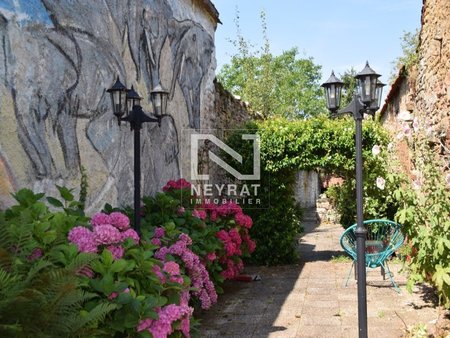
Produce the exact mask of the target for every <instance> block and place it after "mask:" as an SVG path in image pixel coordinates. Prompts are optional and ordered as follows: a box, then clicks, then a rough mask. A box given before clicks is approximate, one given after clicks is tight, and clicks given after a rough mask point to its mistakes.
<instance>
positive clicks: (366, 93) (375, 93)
mask: <svg viewBox="0 0 450 338" xmlns="http://www.w3.org/2000/svg"><path fill="white" fill-rule="evenodd" d="M379 77H380V75H379V74H377V73H375V72H374V71H373V69H372V68H370V67H369V63H368V62H367V63H366V66H365V67H364V69H363V70H362V71H361V72H360V73H358V74H357V75H356V76H355V78H356V79H357V81H358V92H357V93H356V94H354V95H353V99H352V101H351V102H350V103H349V104H348V105H347V107H345V108H343V109H341V110H339V111H338V109H339V105H340V100H341V97H340V96H341V90H342V87H343V86H344V83H343V82H342V81H341V80H339V79H338V78H337V77H336V76H335V75H334V72H332V73H331V76H330V78H329V79H328V80H327V81H326V82H325V83H323V84H322V87H324V88H325V95H326V101H327V108H328V109H329V110H330V112H331V114H332V115H336V113H338V114H345V113H351V114H352V115H353V118H354V119H355V129H356V137H355V148H356V224H357V225H356V229H355V236H356V256H357V259H356V261H357V271H358V328H359V337H360V338H366V337H367V292H366V250H365V247H366V236H367V229H366V227H365V226H364V223H363V221H364V220H363V159H362V120H363V118H364V114H365V113H366V114H371V115H374V114H375V112H376V111H377V110H378V108H379V107H380V104H381V93H382V90H383V86H384V84H383V83H381V82H380V81H379V80H378V78H379Z"/></svg>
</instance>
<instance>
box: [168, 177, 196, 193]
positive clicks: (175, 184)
mask: <svg viewBox="0 0 450 338" xmlns="http://www.w3.org/2000/svg"><path fill="white" fill-rule="evenodd" d="M190 188H191V184H190V183H189V182H188V181H186V180H185V179H184V178H180V179H179V180H178V181H173V180H170V181H169V182H167V183H166V185H165V186H164V187H163V189H162V190H163V191H169V190H179V189H190Z"/></svg>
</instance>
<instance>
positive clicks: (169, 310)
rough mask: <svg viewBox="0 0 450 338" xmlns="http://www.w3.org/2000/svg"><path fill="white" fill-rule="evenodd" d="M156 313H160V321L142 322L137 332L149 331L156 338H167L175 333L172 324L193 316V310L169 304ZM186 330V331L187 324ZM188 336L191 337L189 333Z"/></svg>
mask: <svg viewBox="0 0 450 338" xmlns="http://www.w3.org/2000/svg"><path fill="white" fill-rule="evenodd" d="M156 311H157V312H158V317H159V319H158V320H152V319H144V320H141V321H140V322H139V325H138V327H137V328H136V331H137V332H141V331H144V330H148V331H149V332H150V333H151V334H152V336H153V337H154V338H167V337H168V336H169V335H170V334H172V333H173V331H174V329H173V327H172V323H173V322H175V321H178V320H182V319H185V318H189V317H190V316H191V315H192V312H193V309H192V308H191V307H189V306H186V305H176V304H169V305H166V306H164V307H162V308H160V309H157V310H156ZM184 329H186V324H185V327H184ZM183 333H184V331H183ZM186 334H187V337H189V332H188V331H187V332H186ZM186 334H185V335H186Z"/></svg>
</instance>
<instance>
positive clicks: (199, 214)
mask: <svg viewBox="0 0 450 338" xmlns="http://www.w3.org/2000/svg"><path fill="white" fill-rule="evenodd" d="M192 216H194V217H197V218H199V219H201V220H204V219H206V211H205V210H198V209H194V210H193V211H192Z"/></svg>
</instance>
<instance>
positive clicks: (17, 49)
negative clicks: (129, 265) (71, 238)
mask: <svg viewBox="0 0 450 338" xmlns="http://www.w3.org/2000/svg"><path fill="white" fill-rule="evenodd" d="M202 3H203V4H204V3H205V1H192V0H133V1H125V0H104V1H85V0H4V1H2V2H0V121H1V122H0V208H2V207H5V206H6V205H8V204H10V203H11V198H10V196H9V193H10V192H11V191H15V190H17V189H19V188H22V187H29V188H32V189H34V190H36V191H46V192H48V193H55V184H60V185H66V186H68V187H77V186H78V184H79V178H80V168H81V167H82V166H83V167H85V168H86V169H87V173H88V178H89V184H90V187H89V192H90V196H89V199H88V205H89V206H90V209H91V210H96V209H98V208H100V207H101V206H103V204H104V203H105V202H109V203H112V204H119V205H120V204H124V203H130V202H131V201H132V196H133V189H132V187H133V151H132V150H133V136H132V133H131V132H130V131H129V128H128V125H124V124H123V125H122V126H121V127H120V128H119V126H118V125H117V122H116V121H115V119H114V117H113V115H112V107H111V104H110V99H109V97H108V96H109V95H108V94H107V93H106V91H105V89H106V88H109V87H110V86H111V85H112V83H113V82H114V79H115V78H116V76H117V75H119V76H120V78H121V80H122V82H125V83H126V85H128V86H131V85H132V84H134V87H135V89H136V90H137V91H138V92H139V93H140V94H141V96H143V97H144V99H143V103H142V105H143V108H144V110H145V111H147V112H150V111H151V106H150V101H149V96H150V95H149V93H150V91H151V89H152V88H153V87H154V86H155V85H156V84H158V83H159V82H160V83H161V84H162V85H163V86H164V87H166V88H168V89H169V90H170V92H171V94H170V98H169V104H168V112H169V113H170V114H171V117H170V118H164V119H163V121H162V125H161V127H158V126H157V124H146V125H144V128H143V130H142V135H141V140H142V173H143V177H142V189H143V192H144V193H145V194H153V193H154V192H155V191H158V190H160V189H161V187H162V186H163V185H164V183H165V182H166V181H167V180H168V179H171V178H176V177H180V175H181V173H182V171H183V168H186V167H188V165H189V164H188V160H187V159H186V158H183V156H181V155H180V146H179V145H180V143H182V142H183V141H184V140H182V133H181V130H183V129H195V130H198V129H200V128H202V127H203V122H202V121H207V120H210V119H209V118H205V117H206V116H208V115H210V114H214V113H213V112H214V100H215V97H214V95H215V94H214V93H215V91H214V84H213V79H214V72H215V66H216V65H215V58H214V31H215V28H216V24H217V16H216V17H215V16H214V15H211V13H208V11H207V9H206V10H205V7H204V6H203V7H202V6H200V5H201V4H202ZM88 212H89V209H88Z"/></svg>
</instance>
